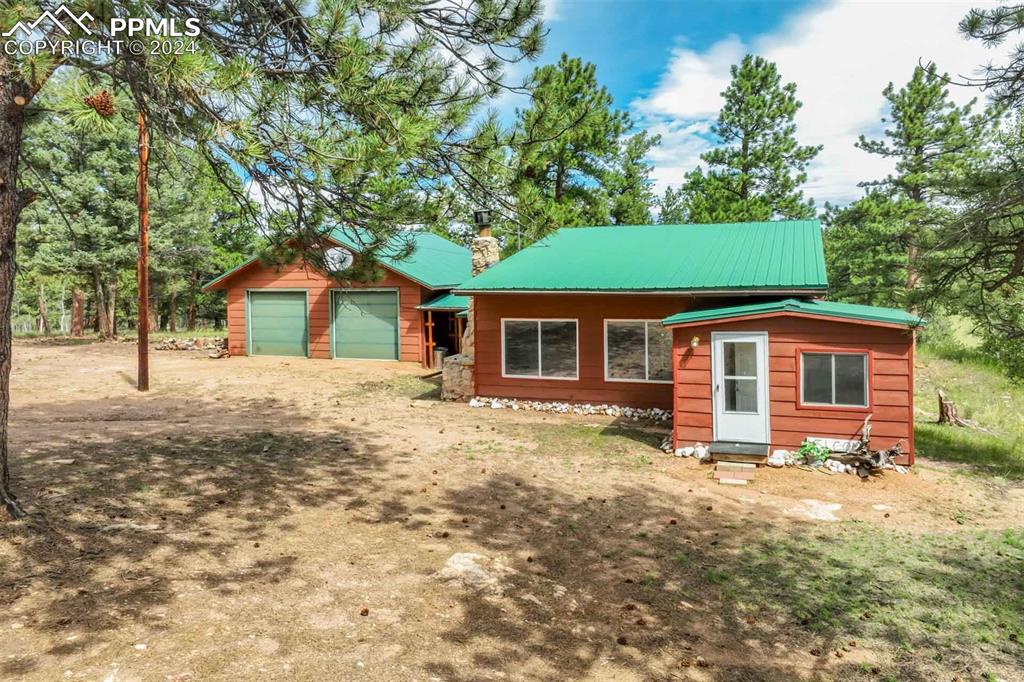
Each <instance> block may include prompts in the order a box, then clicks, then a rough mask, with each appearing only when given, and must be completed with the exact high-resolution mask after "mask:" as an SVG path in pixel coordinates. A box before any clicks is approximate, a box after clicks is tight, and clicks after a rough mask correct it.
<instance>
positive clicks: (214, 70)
mask: <svg viewBox="0 0 1024 682" xmlns="http://www.w3.org/2000/svg"><path fill="white" fill-rule="evenodd" d="M61 4H62V3H60V2H57V0H35V1H34V2H33V1H31V0H30V1H27V2H24V3H13V4H12V3H6V4H5V5H4V6H3V7H2V8H0V29H3V30H4V31H6V30H9V29H11V28H12V27H13V26H14V24H15V22H17V21H19V20H22V19H34V18H36V17H38V16H40V14H41V13H42V12H43V11H44V10H47V11H55V10H57V9H58V7H59V6H60V5H61ZM89 10H90V11H91V12H92V16H94V17H95V19H96V23H95V25H94V26H92V27H91V28H92V29H93V30H92V35H93V37H94V38H95V39H97V40H108V39H114V38H116V37H112V36H110V35H108V27H109V21H108V20H109V19H110V18H111V17H115V16H116V17H147V18H154V19H164V20H166V21H167V23H168V24H170V23H172V22H173V23H176V24H177V25H179V26H184V25H185V20H186V19H190V20H192V21H196V22H198V24H199V25H200V26H201V27H203V30H202V31H201V32H200V35H199V36H198V37H196V38H195V39H194V40H192V41H190V42H191V44H192V46H194V47H195V51H194V52H192V53H182V54H166V53H165V51H163V50H160V49H157V50H149V49H143V50H141V54H134V53H133V52H130V51H128V50H126V51H125V52H124V53H122V54H119V55H118V56H117V58H116V59H111V58H110V55H107V54H103V53H100V54H95V55H89V54H79V55H76V56H75V58H74V60H69V59H68V57H67V56H66V55H64V54H57V55H52V54H45V53H44V54H38V55H33V56H31V57H26V56H22V55H18V54H15V55H11V54H8V53H7V52H6V51H5V52H0V112H3V115H2V116H0V505H3V506H4V507H5V508H6V509H7V510H8V511H9V512H10V513H11V514H19V513H20V512H21V509H20V506H19V504H18V502H17V499H16V498H15V497H14V496H13V494H11V492H10V474H9V469H8V462H7V416H8V407H9V377H10V367H11V365H10V358H11V353H10V348H11V346H10V343H11V338H10V320H11V306H12V297H13V292H14V274H15V270H16V267H15V262H14V253H15V243H16V236H17V224H18V220H19V218H20V216H21V213H22V211H23V210H24V209H25V208H26V207H27V206H28V205H30V204H31V203H32V202H33V201H34V200H35V199H37V198H38V196H39V194H40V192H41V191H42V188H40V187H32V186H31V184H32V180H31V179H30V178H26V177H23V176H22V175H21V174H20V173H19V158H20V156H21V153H22V145H23V137H24V132H25V124H26V117H27V114H28V112H30V111H31V110H32V109H33V107H34V104H33V100H34V98H35V97H36V96H37V95H38V94H39V93H40V92H41V91H42V90H43V89H44V88H45V87H46V86H47V83H48V81H49V80H50V78H51V76H52V75H53V74H54V72H55V71H56V70H57V69H58V68H60V67H68V68H69V69H70V70H72V71H76V70H79V69H81V70H82V71H84V72H86V73H88V75H89V77H90V78H96V77H99V76H103V77H106V78H108V79H110V82H111V88H112V90H113V92H114V93H115V94H122V93H123V94H127V95H128V96H130V97H131V100H132V102H133V104H134V107H133V108H134V109H136V110H137V111H138V112H139V113H141V114H143V115H144V116H145V118H146V120H147V121H148V125H149V127H150V128H151V130H152V131H153V133H154V134H155V135H157V136H160V135H164V136H166V137H168V138H172V139H181V138H185V139H188V140H190V144H192V145H193V146H194V148H195V149H197V150H198V151H199V152H201V153H202V154H203V156H204V158H205V159H206V161H207V163H209V164H210V165H211V167H212V168H213V169H214V172H215V173H217V174H218V176H219V177H227V176H229V175H235V176H236V177H237V176H238V175H243V176H244V177H245V178H246V179H247V180H248V182H249V183H250V185H251V186H252V187H253V188H254V189H258V190H259V193H260V194H261V196H263V197H265V198H266V201H265V202H264V204H263V206H262V207H260V208H249V206H248V203H247V202H246V201H245V197H244V196H242V195H238V196H236V198H237V199H238V200H239V205H240V206H243V207H245V208H246V210H247V217H248V218H249V219H250V220H252V221H253V222H258V223H260V224H266V225H273V226H277V227H279V228H280V229H279V231H278V232H279V233H278V234H276V235H275V241H276V242H277V243H278V244H284V243H292V244H297V245H299V246H300V247H301V249H302V253H303V255H304V256H308V258H309V259H310V260H311V261H312V262H313V263H314V264H323V262H324V256H323V250H324V239H323V237H324V236H325V234H326V233H327V231H329V230H330V229H331V228H333V227H334V226H335V225H343V226H355V227H359V228H362V230H361V231H360V232H359V234H361V235H366V236H365V237H364V238H363V239H362V241H364V244H363V246H364V249H363V253H364V258H365V259H366V260H367V261H370V260H373V259H374V258H375V257H377V256H379V255H380V254H382V253H384V252H386V251H388V250H389V248H390V247H389V245H391V244H393V243H394V241H393V239H392V238H393V237H394V235H395V234H396V233H397V231H398V230H399V229H400V228H401V227H402V226H409V225H425V224H429V223H432V222H436V221H437V220H438V217H439V214H440V213H441V212H442V211H443V210H444V208H445V207H444V206H443V205H441V204H439V203H438V202H439V198H444V196H445V194H444V192H443V188H444V186H445V185H447V184H448V183H449V182H450V178H451V177H452V175H453V174H458V173H460V172H464V169H465V159H467V158H471V157H474V156H475V155H477V154H479V153H480V150H478V149H476V148H474V147H473V146H472V145H471V144H467V136H466V134H465V131H466V128H467V126H468V124H469V123H471V122H472V121H473V120H474V116H475V115H476V113H477V111H478V108H479V105H480V104H481V103H482V102H483V101H484V100H485V99H486V98H488V97H490V96H493V95H494V94H496V93H497V92H498V91H499V90H500V89H501V87H502V66H503V65H504V64H505V63H507V62H509V61H517V60H520V59H523V58H528V57H533V56H535V55H536V54H537V53H538V51H539V49H540V47H541V44H542V39H543V27H542V26H541V24H540V23H539V22H538V21H537V19H536V17H537V16H538V14H539V11H538V10H539V4H538V2H537V0H478V1H477V2H473V3H457V4H456V5H454V6H452V5H447V4H443V3H442V4H438V3H426V2H422V1H420V0H365V1H364V2H360V3H352V2H350V1H349V0H319V2H317V3H316V5H315V7H313V6H312V5H311V4H307V3H302V2H297V3H296V2H288V3H275V2H256V3H254V2H250V1H249V0H224V1H223V2H193V1H191V0H166V1H165V2H161V3H159V4H158V6H156V5H154V3H149V2H140V1H138V0H109V1H107V2H103V3H89ZM75 30H76V31H77V29H75ZM52 32H53V35H50V36H45V37H47V38H54V37H58V34H59V37H60V38H61V39H65V38H66V36H64V35H63V34H62V33H61V32H60V31H59V30H58V29H57V28H56V27H54V28H53V29H52ZM82 35H83V32H81V31H78V32H77V33H73V34H72V35H71V36H68V37H70V38H71V39H75V38H78V37H81V36H82ZM146 40H148V41H150V42H152V43H156V44H158V45H157V46H158V47H159V44H166V41H164V40H162V39H161V38H146ZM96 94H97V93H91V94H90V95H89V96H90V97H93V96H95V95H96ZM94 102H95V103H96V104H99V102H97V101H95V100H94ZM78 104H79V105H80V106H79V109H78V111H79V113H81V114H83V115H87V116H93V117H94V118H96V119H101V118H102V117H103V114H104V113H107V112H106V109H105V107H92V106H88V105H86V104H85V103H84V102H82V101H79V102H78ZM86 109H88V111H86ZM90 112H91V113H90ZM130 196H131V195H129V198H130ZM267 214H270V216H271V218H268V215H267ZM402 248H404V247H399V249H398V250H402ZM389 255H392V254H389ZM398 255H401V254H398Z"/></svg>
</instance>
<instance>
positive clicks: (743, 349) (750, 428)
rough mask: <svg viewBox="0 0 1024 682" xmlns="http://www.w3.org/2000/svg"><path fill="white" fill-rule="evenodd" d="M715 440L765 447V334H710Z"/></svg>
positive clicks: (766, 375)
mask: <svg viewBox="0 0 1024 682" xmlns="http://www.w3.org/2000/svg"><path fill="white" fill-rule="evenodd" d="M711 367H712V370H711V378H712V383H713V384H714V386H713V387H712V397H713V400H712V402H713V404H714V412H715V414H714V418H715V422H714V433H715V440H717V441H728V442H732V441H735V442H742V443H768V442H770V439H769V432H768V407H769V406H768V334H766V333H764V332H713V333H712V334H711Z"/></svg>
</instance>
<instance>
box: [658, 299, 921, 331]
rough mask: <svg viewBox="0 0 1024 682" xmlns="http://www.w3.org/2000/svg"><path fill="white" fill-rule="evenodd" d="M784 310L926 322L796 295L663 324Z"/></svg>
mask: <svg viewBox="0 0 1024 682" xmlns="http://www.w3.org/2000/svg"><path fill="white" fill-rule="evenodd" d="M784 312H794V313H801V314H804V315H816V316H819V317H831V318H840V319H846V320H859V321H863V322H880V323H883V324H898V325H904V326H907V327H921V326H924V324H925V321H924V318H922V317H919V316H917V315H912V314H910V313H908V312H906V311H905V310H898V309H896V308H878V307H875V306H871V305H856V304H853V303H836V302H834V301H799V300H797V299H795V298H787V299H785V300H783V301H770V302H768V303H751V304H749V305H738V306H730V307H728V308H711V309H709V310H688V311H686V312H684V313H677V314H675V315H672V316H670V317H666V318H665V319H664V320H662V321H661V323H662V324H664V325H665V326H671V325H675V324H688V323H693V322H707V321H710V320H725V319H729V318H733V317H746V316H747V315H766V314H770V313H784Z"/></svg>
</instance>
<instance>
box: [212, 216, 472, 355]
mask: <svg viewBox="0 0 1024 682" xmlns="http://www.w3.org/2000/svg"><path fill="white" fill-rule="evenodd" d="M399 240H401V242H402V243H404V241H405V240H411V241H412V242H413V245H414V249H413V252H412V254H411V255H410V256H409V257H407V258H404V259H402V260H396V259H392V258H388V257H386V256H383V257H381V265H383V269H384V271H385V276H384V277H383V278H382V279H381V280H379V281H375V282H365V283H363V282H349V283H346V285H345V286H342V284H341V283H339V282H338V281H337V280H335V279H333V278H332V277H330V276H329V275H327V274H326V273H324V272H320V271H317V270H314V269H313V268H311V267H309V266H306V265H304V264H303V263H301V262H295V263H291V264H289V265H286V266H281V267H274V266H267V265H264V264H263V263H261V262H260V261H259V259H258V258H252V259H250V260H249V261H247V262H245V263H243V264H242V265H240V266H238V267H237V268H235V269H234V270H230V271H228V272H226V273H224V274H223V275H221V276H220V277H218V278H216V279H214V280H213V281H211V282H209V283H208V284H207V285H206V287H205V289H206V290H222V291H225V292H226V294H227V318H228V350H229V351H230V353H231V354H232V355H272V356H284V357H312V358H333V359H339V360H345V359H364V360H401V361H405V362H419V363H423V364H426V363H427V362H428V361H429V360H428V350H427V345H428V343H429V341H430V337H431V331H432V327H429V326H428V320H427V315H428V313H425V312H421V310H420V309H419V306H421V305H424V304H427V303H429V302H431V301H434V300H437V299H439V298H443V297H445V296H447V295H448V293H449V291H450V290H451V289H452V288H453V287H454V286H456V285H457V284H459V283H461V282H462V281H464V280H466V279H468V278H469V276H470V254H469V250H468V249H466V248H464V247H462V246H459V245H457V244H453V243H452V242H449V241H448V240H446V239H443V238H442V237H439V236H437V235H435V234H432V233H429V232H412V233H406V234H403V235H401V236H400V237H396V249H395V250H396V251H397V250H398V249H399V246H398V242H399ZM330 242H331V246H332V247H333V248H335V249H337V250H338V251H339V253H338V254H336V257H342V258H359V253H360V244H359V242H358V241H357V240H355V239H353V238H352V235H351V234H349V231H341V230H335V231H334V232H332V234H331V237H330Z"/></svg>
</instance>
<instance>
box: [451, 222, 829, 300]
mask: <svg viewBox="0 0 1024 682" xmlns="http://www.w3.org/2000/svg"><path fill="white" fill-rule="evenodd" d="M827 287H828V280H827V278H826V275H825V257H824V251H823V248H822V241H821V225H820V223H819V222H818V221H817V220H787V221H769V222H757V223H723V224H712V225H641V226H609V227H566V228H561V229H560V230H558V231H557V232H555V233H554V234H552V235H550V236H548V237H546V238H545V239H542V240H540V241H538V242H537V243H535V244H533V245H532V246H530V247H528V248H526V249H523V250H522V251H520V252H518V253H516V254H515V255H513V256H511V257H509V258H507V259H505V260H503V261H501V262H499V263H498V264H497V265H495V266H494V267H492V268H490V269H488V270H486V271H484V272H482V273H480V274H479V275H477V276H476V277H474V278H473V279H471V280H469V281H468V282H465V283H464V284H462V286H460V287H458V288H457V290H456V291H457V293H460V294H475V293H492V292H493V293H500V292H541V293H547V292H551V293H554V292H560V293H570V292H608V293H627V292H666V293H674V292H686V293H695V294H700V293H718V292H765V293H769V292H775V293H793V294H800V295H804V294H806V295H808V296H813V295H816V294H823V293H824V292H825V290H826V289H827Z"/></svg>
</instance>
